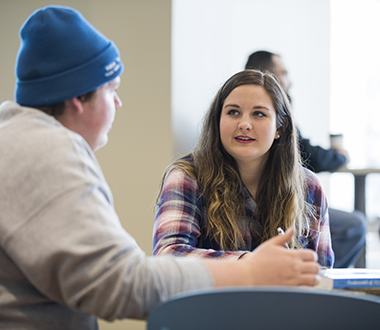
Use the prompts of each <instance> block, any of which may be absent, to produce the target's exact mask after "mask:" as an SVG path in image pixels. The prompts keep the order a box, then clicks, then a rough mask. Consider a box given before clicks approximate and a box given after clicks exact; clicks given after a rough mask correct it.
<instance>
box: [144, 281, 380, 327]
mask: <svg viewBox="0 0 380 330" xmlns="http://www.w3.org/2000/svg"><path fill="white" fill-rule="evenodd" d="M147 321H148V322H147V329H148V330H202V329H207V330H210V329H216V330H224V329H226V330H227V329H228V330H236V329H255V330H256V329H257V330H266V329H274V330H288V329H289V330H296V329H305V330H313V329H316V330H317V329H318V330H326V329H334V330H336V329H344V330H349V329H355V330H358V329H359V330H361V329H363V330H364V329H365V330H367V329H377V330H379V329H380V297H377V296H372V295H367V294H362V293H358V292H351V291H341V290H332V291H329V290H321V289H315V288H297V287H257V288H242V289H227V290H226V289H223V290H212V291H200V292H196V293H192V294H182V295H179V296H177V297H175V298H172V299H171V300H169V301H167V302H164V303H162V304H161V305H159V306H158V307H157V308H156V309H154V310H153V311H152V313H151V314H150V315H149V317H148V320H147Z"/></svg>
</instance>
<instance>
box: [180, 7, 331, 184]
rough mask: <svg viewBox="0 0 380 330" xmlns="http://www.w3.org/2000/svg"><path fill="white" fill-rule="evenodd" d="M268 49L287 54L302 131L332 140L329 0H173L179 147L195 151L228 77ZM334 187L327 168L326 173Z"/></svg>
mask: <svg viewBox="0 0 380 330" xmlns="http://www.w3.org/2000/svg"><path fill="white" fill-rule="evenodd" d="M260 49H265V50H269V51H272V52H275V53H279V54H280V55H282V57H283V59H284V61H285V63H286V65H287V67H288V70H289V74H290V79H291V80H292V81H293V87H292V88H291V90H290V93H291V95H292V99H293V105H294V110H295V116H296V121H297V124H298V126H299V127H300V129H301V131H302V133H303V135H304V136H305V137H308V138H310V139H311V141H312V142H313V143H314V144H319V145H322V146H325V147H328V146H329V139H328V135H329V118H330V117H329V111H330V1H329V0H286V1H283V0H266V1H261V0H207V1H203V0H173V49H172V54H173V55H172V57H173V64H172V82H173V88H172V91H173V94H172V111H173V114H172V126H173V134H174V143H175V145H174V148H175V153H176V155H177V156H178V155H181V154H185V153H187V152H189V151H190V150H191V148H192V147H193V146H194V144H195V141H196V139H197V134H198V128H199V122H200V121H201V118H202V117H203V114H204V112H205V111H206V109H207V108H208V106H209V104H210V102H211V99H212V97H213V96H214V94H215V93H216V91H217V89H219V87H220V86H221V85H222V84H223V83H224V81H225V80H226V79H227V78H228V77H230V76H231V75H232V74H234V73H236V72H237V71H240V70H243V69H244V66H245V63H246V60H247V57H248V56H249V54H251V53H252V52H254V51H256V50H260ZM320 177H321V179H322V182H323V184H324V186H325V189H326V190H328V175H327V176H326V175H325V174H324V175H320Z"/></svg>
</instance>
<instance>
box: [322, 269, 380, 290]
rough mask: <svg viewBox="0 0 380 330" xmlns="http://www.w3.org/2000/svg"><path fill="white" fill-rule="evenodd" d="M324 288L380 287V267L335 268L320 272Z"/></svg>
mask: <svg viewBox="0 0 380 330" xmlns="http://www.w3.org/2000/svg"><path fill="white" fill-rule="evenodd" d="M320 275H321V279H322V281H321V284H320V285H318V286H317V287H320V288H324V289H380V269H368V268H335V269H325V270H322V271H321V272H320Z"/></svg>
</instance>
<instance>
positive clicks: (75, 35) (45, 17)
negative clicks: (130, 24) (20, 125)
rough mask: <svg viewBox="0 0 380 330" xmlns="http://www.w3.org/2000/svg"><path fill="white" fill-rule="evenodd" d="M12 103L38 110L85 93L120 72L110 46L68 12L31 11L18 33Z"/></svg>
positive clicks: (80, 18)
mask: <svg viewBox="0 0 380 330" xmlns="http://www.w3.org/2000/svg"><path fill="white" fill-rule="evenodd" d="M20 38H21V45H20V49H19V52H18V55H17V60H16V77H17V82H16V91H15V97H16V102H17V103H19V104H21V105H24V106H44V105H50V104H54V103H58V102H62V101H65V100H68V99H71V98H73V97H76V96H80V95H83V94H86V93H88V92H91V91H93V90H95V89H96V88H98V87H99V86H101V85H103V84H104V83H106V82H108V81H110V80H113V79H115V78H116V77H117V76H119V75H120V74H121V73H122V72H123V69H124V67H123V64H122V62H121V60H120V54H119V50H118V49H117V47H116V45H115V44H114V43H113V42H112V41H110V40H109V39H107V38H106V37H105V36H104V35H103V34H101V33H100V32H99V31H97V30H96V29H95V28H94V27H93V26H92V25H91V24H90V23H89V22H88V21H87V20H86V19H85V18H84V17H83V15H82V14H81V13H80V12H78V11H77V10H74V9H72V8H67V7H58V6H49V7H45V8H42V9H39V10H37V11H35V12H34V13H33V14H32V15H31V16H30V17H29V18H28V19H27V20H26V22H25V23H24V25H23V26H22V27H21V30H20Z"/></svg>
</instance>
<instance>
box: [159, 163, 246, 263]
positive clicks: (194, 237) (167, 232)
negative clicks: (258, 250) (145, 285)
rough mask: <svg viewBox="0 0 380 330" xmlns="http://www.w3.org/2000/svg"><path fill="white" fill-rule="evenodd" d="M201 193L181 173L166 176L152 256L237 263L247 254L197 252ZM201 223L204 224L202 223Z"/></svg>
mask: <svg viewBox="0 0 380 330" xmlns="http://www.w3.org/2000/svg"><path fill="white" fill-rule="evenodd" d="M200 195H201V194H200V189H199V186H198V184H197V182H196V180H195V179H194V178H193V177H191V176H190V175H188V174H187V173H186V172H184V171H183V170H181V169H173V170H171V172H170V173H169V175H168V177H167V179H166V181H165V184H164V187H163V191H162V195H161V200H160V203H159V206H158V209H157V214H156V219H155V223H154V229H153V254H154V255H160V256H162V255H175V256H181V257H187V256H195V257H202V258H225V259H235V260H237V259H239V258H240V257H241V256H242V255H243V254H245V253H246V251H223V250H218V249H215V250H214V249H203V248H198V247H197V244H198V240H199V237H200V236H201V235H205V233H204V232H202V230H204V229H203V228H202V222H201V221H202V220H201V215H202V214H204V213H205V210H204V209H203V208H204V206H203V205H202V203H200V200H201V196H200ZM203 221H204V220H203Z"/></svg>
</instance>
